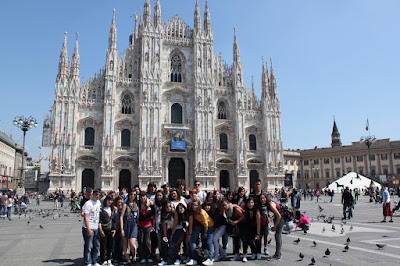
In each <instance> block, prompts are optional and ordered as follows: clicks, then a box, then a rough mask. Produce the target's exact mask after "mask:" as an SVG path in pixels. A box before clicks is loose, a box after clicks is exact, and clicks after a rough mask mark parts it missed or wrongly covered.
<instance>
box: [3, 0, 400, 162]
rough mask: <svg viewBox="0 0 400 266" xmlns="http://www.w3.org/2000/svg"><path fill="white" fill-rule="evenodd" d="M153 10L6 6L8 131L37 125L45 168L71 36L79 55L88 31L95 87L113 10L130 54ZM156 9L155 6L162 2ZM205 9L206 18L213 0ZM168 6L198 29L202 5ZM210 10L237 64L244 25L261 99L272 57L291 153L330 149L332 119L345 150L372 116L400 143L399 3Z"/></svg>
mask: <svg viewBox="0 0 400 266" xmlns="http://www.w3.org/2000/svg"><path fill="white" fill-rule="evenodd" d="M144 2H145V0H130V1H127V0H114V1H105V0H96V1H94V0H85V1H81V0H80V1H78V0H70V1H54V0H41V1H28V0H26V1H2V3H1V8H0V10H1V11H0V12H1V16H0V23H1V25H2V27H1V28H0V36H2V41H1V42H0V50H1V51H2V57H1V64H0V80H1V85H0V86H1V92H2V93H1V103H2V104H1V108H0V130H2V131H4V132H6V133H9V134H12V136H13V138H14V140H16V141H17V142H18V143H21V144H22V132H21V131H20V130H19V129H18V128H16V127H14V126H13V125H12V120H13V119H14V117H15V116H16V115H25V116H29V115H32V116H34V117H35V118H37V119H38V122H39V126H38V127H37V128H34V129H32V130H31V131H29V132H28V134H27V150H28V152H29V153H30V155H31V156H33V157H34V159H38V158H39V154H40V149H39V148H38V147H39V146H40V145H41V134H42V125H43V124H42V122H43V119H44V116H45V115H46V114H47V113H48V111H49V110H50V108H51V106H52V104H53V99H54V98H53V97H54V83H55V79H56V75H57V71H58V60H59V55H60V51H61V47H62V42H63V38H64V31H67V32H68V52H69V55H70V56H72V52H73V47H74V44H75V33H76V32H79V49H80V56H81V65H80V73H81V77H82V76H83V77H84V79H88V78H89V77H91V76H93V75H94V73H96V72H97V71H98V70H99V69H100V68H101V67H102V66H103V65H104V63H105V55H106V48H107V44H108V31H109V28H110V25H111V18H112V10H113V8H115V9H116V23H117V30H118V49H119V51H120V52H122V51H123V50H125V49H126V48H127V46H128V37H129V33H130V32H131V31H132V30H133V27H134V20H133V18H132V17H131V16H132V15H133V14H134V13H136V14H139V13H140V10H141V9H142V8H143V4H144ZM150 2H151V4H152V7H153V6H154V3H155V0H151V1H150ZM199 4H200V9H201V13H202V19H203V12H204V6H205V0H199ZM161 6H162V21H163V22H165V21H167V20H168V19H169V18H171V17H172V16H174V15H175V14H179V16H180V17H181V18H182V19H183V20H184V21H186V22H187V23H188V24H189V25H190V26H191V27H192V26H193V12H194V6H195V0H161ZM209 8H210V13H211V23H212V24H211V27H212V31H213V32H214V49H215V51H217V52H221V53H222V57H223V58H224V59H225V61H226V62H227V63H229V64H231V63H232V45H233V27H234V26H236V29H237V36H238V41H239V45H240V53H241V59H242V63H243V65H244V80H245V82H246V85H247V86H248V87H251V76H252V75H254V80H255V87H256V93H257V95H258V96H259V95H260V94H261V57H262V56H265V58H269V57H272V59H273V63H274V71H275V74H276V77H277V84H278V94H279V98H280V101H281V111H282V137H283V144H284V148H285V149H287V148H290V149H297V148H299V149H306V148H313V147H314V146H318V147H327V146H330V141H331V139H330V134H331V131H332V125H333V116H335V118H336V123H337V125H338V128H339V131H340V133H341V138H342V143H343V144H351V142H352V141H358V140H359V138H360V136H362V135H365V134H366V131H365V123H366V119H367V117H368V118H369V123H370V129H371V134H373V135H375V136H376V137H377V138H391V139H392V140H398V139H400V138H399V131H400V123H399V111H396V110H397V107H396V106H398V103H399V98H400V92H399V91H400V90H399V84H400V75H399V73H400V66H399V62H400V52H399V51H400V30H399V29H400V16H399V15H398V11H399V10H400V1H396V0H392V1H389V0H380V1H372V0H371V1H370V0H352V1H348V0H335V1H333V0H331V1H321V0H314V1H312V0H302V1H298V0H287V1H270V0H253V1H243V0H209ZM152 11H153V9H152Z"/></svg>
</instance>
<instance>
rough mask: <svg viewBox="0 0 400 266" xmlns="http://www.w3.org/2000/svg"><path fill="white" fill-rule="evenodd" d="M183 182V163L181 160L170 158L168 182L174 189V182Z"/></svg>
mask: <svg viewBox="0 0 400 266" xmlns="http://www.w3.org/2000/svg"><path fill="white" fill-rule="evenodd" d="M178 179H183V180H185V162H184V161H183V159H182V158H171V160H170V161H169V163H168V182H169V185H170V186H171V187H174V188H176V180H178Z"/></svg>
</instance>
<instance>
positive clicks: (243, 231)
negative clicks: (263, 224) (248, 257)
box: [233, 223, 249, 254]
mask: <svg viewBox="0 0 400 266" xmlns="http://www.w3.org/2000/svg"><path fill="white" fill-rule="evenodd" d="M238 226H239V235H238V236H236V237H234V238H233V253H235V254H239V249H240V242H242V245H243V249H242V251H243V254H247V248H248V247H249V242H248V241H247V239H248V234H249V224H248V223H239V224H238Z"/></svg>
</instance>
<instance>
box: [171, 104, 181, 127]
mask: <svg viewBox="0 0 400 266" xmlns="http://www.w3.org/2000/svg"><path fill="white" fill-rule="evenodd" d="M171 123H173V124H182V106H181V105H180V104H179V103H174V104H173V105H172V106H171Z"/></svg>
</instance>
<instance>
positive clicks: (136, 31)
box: [135, 14, 139, 36]
mask: <svg viewBox="0 0 400 266" xmlns="http://www.w3.org/2000/svg"><path fill="white" fill-rule="evenodd" d="M138 31H139V28H138V18H137V15H136V14H135V36H137V35H138Z"/></svg>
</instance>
